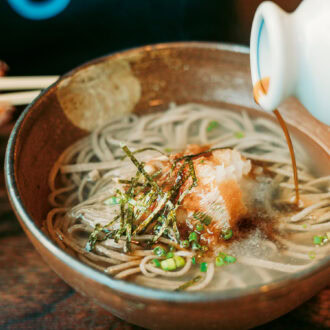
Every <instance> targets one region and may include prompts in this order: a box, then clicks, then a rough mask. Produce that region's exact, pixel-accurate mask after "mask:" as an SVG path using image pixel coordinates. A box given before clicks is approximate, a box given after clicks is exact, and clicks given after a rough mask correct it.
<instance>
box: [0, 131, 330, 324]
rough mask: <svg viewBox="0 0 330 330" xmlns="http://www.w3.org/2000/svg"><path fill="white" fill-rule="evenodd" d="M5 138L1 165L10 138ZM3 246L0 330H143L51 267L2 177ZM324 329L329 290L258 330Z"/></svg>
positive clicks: (0, 226)
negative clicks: (19, 217)
mask: <svg viewBox="0 0 330 330" xmlns="http://www.w3.org/2000/svg"><path fill="white" fill-rule="evenodd" d="M1 134H2V133H1V132H0V162H1V163H0V164H3V155H4V149H5V146H6V140H7V134H6V135H5V136H2V137H1ZM2 170H3V169H2ZM0 247H1V248H0V329H47V330H48V329H116V330H121V329H141V328H139V327H137V326H134V325H131V324H128V323H126V322H125V321H122V320H120V319H118V318H117V317H115V316H113V315H111V314H110V313H109V312H107V311H105V310H103V309H102V308H101V307H99V306H97V305H96V304H95V303H93V302H92V301H90V300H89V299H88V298H86V297H83V296H81V295H80V294H78V293H77V292H75V291H74V290H73V289H72V288H71V287H69V286H68V285H67V284H66V283H65V282H63V281H62V280H61V279H60V278H59V277H58V276H57V275H56V274H55V273H54V272H53V271H52V270H51V269H50V268H49V266H48V265H47V264H46V263H45V262H44V261H43V260H42V258H41V257H40V255H39V254H38V253H37V251H36V250H35V249H34V247H33V246H32V244H31V243H30V242H29V240H28V238H27V237H26V235H25V234H24V232H23V231H22V229H21V228H20V225H19V223H18V221H17V220H16V218H15V215H14V214H13V212H12V211H11V209H10V206H9V203H8V199H7V195H6V191H5V188H4V179H3V176H1V175H0ZM326 328H330V287H328V288H327V289H325V290H323V291H321V292H320V293H319V294H318V295H316V296H315V297H313V298H312V299H311V300H310V301H308V302H306V303H305V304H303V305H302V306H300V307H299V308H297V309H296V310H294V311H292V312H290V313H288V314H286V315H284V316H282V317H281V318H279V319H277V320H274V321H272V322H270V323H268V324H266V325H263V326H260V327H258V328H256V329H260V330H262V329H263V330H275V329H276V330H277V329H281V330H282V329H299V330H309V329H326Z"/></svg>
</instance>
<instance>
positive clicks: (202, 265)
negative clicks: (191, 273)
mask: <svg viewBox="0 0 330 330" xmlns="http://www.w3.org/2000/svg"><path fill="white" fill-rule="evenodd" d="M200 271H201V272H202V273H206V272H207V263H206V262H202V263H201V265H200Z"/></svg>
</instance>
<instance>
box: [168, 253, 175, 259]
mask: <svg viewBox="0 0 330 330" xmlns="http://www.w3.org/2000/svg"><path fill="white" fill-rule="evenodd" d="M173 257H174V253H173V252H167V254H166V259H170V258H173Z"/></svg>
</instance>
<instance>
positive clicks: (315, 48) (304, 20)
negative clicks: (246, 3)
mask: <svg viewBox="0 0 330 330" xmlns="http://www.w3.org/2000/svg"><path fill="white" fill-rule="evenodd" d="M250 61H251V75H252V82H253V86H255V84H257V83H258V82H259V81H260V80H261V79H263V78H267V77H268V78H269V88H268V91H267V93H265V94H263V95H262V96H261V97H260V98H259V99H258V102H259V104H260V106H261V107H262V108H263V109H264V110H266V111H272V110H274V109H276V108H277V107H278V106H279V105H280V104H281V103H282V102H283V101H284V100H285V99H286V98H287V97H288V96H291V95H294V96H296V97H297V98H298V99H299V100H300V102H301V103H302V104H303V105H304V106H305V107H306V108H307V110H309V111H310V112H311V114H312V115H313V116H314V117H316V118H317V119H319V120H320V121H322V122H324V123H326V124H327V125H330V0H304V1H303V2H302V3H301V4H300V5H299V7H298V8H297V9H296V10H295V11H294V12H293V13H291V14H288V13H287V12H285V11H283V10H282V9H281V8H280V7H278V6H277V5H276V4H274V3H273V2H270V1H266V2H263V3H262V4H261V5H260V6H259V7H258V9H257V11H256V14H255V16H254V20H253V24H252V31H251V43H250Z"/></svg>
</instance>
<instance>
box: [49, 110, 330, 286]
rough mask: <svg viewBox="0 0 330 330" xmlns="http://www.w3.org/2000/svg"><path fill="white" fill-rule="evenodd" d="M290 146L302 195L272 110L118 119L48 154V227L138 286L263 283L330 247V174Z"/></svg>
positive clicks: (66, 245) (90, 260) (94, 262)
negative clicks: (321, 173) (269, 114)
mask: <svg viewBox="0 0 330 330" xmlns="http://www.w3.org/2000/svg"><path fill="white" fill-rule="evenodd" d="M294 147H295V152H296V157H297V168H298V174H299V180H300V182H299V188H300V204H299V205H298V206H297V205H295V190H294V189H295V187H294V181H293V173H292V169H291V161H290V155H289V152H288V148H287V145H286V142H285V140H284V138H283V134H282V131H281V129H280V127H279V126H277V125H276V124H274V123H273V122H271V121H268V120H266V119H263V118H257V119H253V120H252V119H250V118H249V117H248V115H247V114H246V113H245V112H242V113H233V112H231V111H227V110H225V109H214V108H211V107H207V106H205V105H200V104H185V105H180V106H176V105H172V106H171V107H170V109H169V110H168V111H166V112H163V113H153V114H149V115H145V116H142V117H137V116H135V115H129V116H127V117H123V118H121V119H116V120H113V121H112V122H109V123H107V124H105V125H104V126H102V127H100V128H98V129H97V130H95V131H94V132H93V133H92V134H91V135H90V136H88V137H85V138H83V139H82V140H80V141H78V142H77V143H75V144H74V145H72V146H70V147H69V148H68V149H67V150H65V151H64V152H63V154H62V155H61V156H60V157H59V159H58V161H57V162H56V163H55V164H54V167H53V169H52V171H51V173H50V176H49V186H50V189H51V194H50V195H49V202H50V203H51V205H52V206H53V209H52V210H51V211H50V212H49V214H48V216H47V219H46V220H45V222H44V226H43V229H44V230H45V231H46V232H47V233H48V235H49V236H50V237H51V238H52V239H53V240H54V241H55V242H56V243H57V244H58V245H59V246H60V247H62V248H63V249H64V250H65V251H67V252H68V253H70V254H71V255H73V256H75V257H76V258H79V259H80V260H81V261H83V262H85V263H87V264H88V265H90V266H92V267H94V268H96V269H99V270H100V271H102V272H105V273H107V274H109V276H113V277H115V278H120V279H127V280H129V281H134V282H136V283H139V284H141V285H145V286H150V287H155V288H162V289H168V290H189V291H197V290H225V289H229V288H243V287H247V286H252V285H253V286H255V285H260V284H264V283H267V282H269V281H273V280H276V279H279V278H281V277H283V276H285V275H286V274H288V273H294V272H299V271H300V270H303V269H305V268H308V267H310V266H311V265H313V264H314V263H315V262H317V260H318V259H320V258H323V257H326V256H327V254H328V252H329V244H328V239H329V235H330V233H329V231H330V224H329V219H330V205H329V204H330V192H329V190H330V178H329V177H317V176H316V174H315V173H312V172H311V171H310V166H309V165H310V164H309V163H308V157H307V155H306V154H305V153H304V150H303V148H302V147H301V146H300V145H299V144H296V143H295V144H294Z"/></svg>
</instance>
